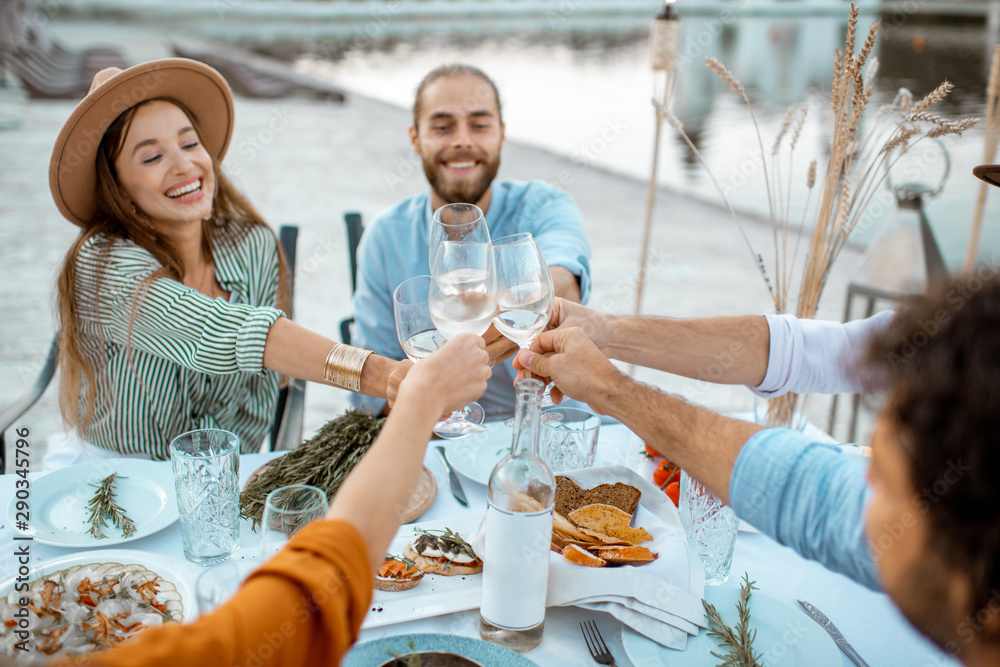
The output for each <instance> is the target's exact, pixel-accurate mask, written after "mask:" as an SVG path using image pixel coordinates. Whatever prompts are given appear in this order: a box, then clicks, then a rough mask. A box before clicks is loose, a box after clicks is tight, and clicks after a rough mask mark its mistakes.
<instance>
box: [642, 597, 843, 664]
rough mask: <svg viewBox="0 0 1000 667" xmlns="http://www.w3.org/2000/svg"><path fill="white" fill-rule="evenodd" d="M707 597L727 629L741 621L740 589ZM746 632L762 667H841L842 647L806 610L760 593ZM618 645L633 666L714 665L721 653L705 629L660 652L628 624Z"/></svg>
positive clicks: (753, 605) (754, 598)
mask: <svg viewBox="0 0 1000 667" xmlns="http://www.w3.org/2000/svg"><path fill="white" fill-rule="evenodd" d="M705 598H706V599H707V600H708V601H709V602H711V603H712V604H713V605H715V608H716V609H717V610H718V612H719V613H720V614H721V615H722V619H723V620H724V621H725V622H726V625H728V626H730V627H732V626H733V625H735V624H736V622H737V621H738V620H739V619H738V617H737V614H736V603H737V602H739V598H740V591H739V589H738V588H731V587H729V586H707V587H706V588H705ZM750 629H751V630H754V629H756V630H757V638H756V639H755V640H754V643H753V645H754V649H755V650H756V651H757V653H759V654H763V660H762V664H765V665H767V666H768V667H842V665H843V664H844V662H843V660H842V658H841V657H840V649H838V648H837V645H836V644H834V643H833V640H832V639H830V636H829V635H828V634H826V632H825V631H824V630H823V629H822V628H821V627H819V626H818V625H817V624H816V623H815V622H814V621H813V620H812V619H810V618H809V617H808V616H806V614H805V612H803V611H800V610H798V609H795V608H794V607H792V606H790V605H787V604H785V603H783V602H778V601H777V600H775V599H774V598H769V597H767V596H764V595H761V594H760V593H759V592H758V591H754V594H753V597H751V598H750ZM622 644H624V646H625V653H626V654H628V657H629V658H630V659H631V660H632V662H634V663H635V664H636V665H642V666H643V667H660V666H661V665H662V666H663V667H704V666H705V665H716V664H718V663H719V662H720V661H719V660H716V659H715V658H713V657H712V651H715V652H716V653H724V651H722V650H720V649H719V644H718V642H717V641H716V640H715V639H712V638H711V637H709V636H708V634H707V632H706V631H705V630H702V631H701V633H700V634H699V635H698V636H697V637H689V638H688V642H687V648H686V649H685V650H684V651H675V650H673V649H669V648H664V647H663V646H660V645H659V644H657V643H656V642H654V641H653V640H651V639H648V638H646V637H645V636H643V635H640V634H639V633H637V632H635V631H633V630H631V629H630V628H628V627H627V626H626V627H623V628H622Z"/></svg>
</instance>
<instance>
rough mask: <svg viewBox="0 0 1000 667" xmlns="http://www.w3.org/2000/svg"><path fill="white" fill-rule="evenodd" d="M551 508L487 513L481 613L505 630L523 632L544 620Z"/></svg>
mask: <svg viewBox="0 0 1000 667" xmlns="http://www.w3.org/2000/svg"><path fill="white" fill-rule="evenodd" d="M551 543H552V509H551V508H550V509H547V510H545V511H543V512H530V513H529V512H507V511H505V510H500V509H497V508H496V507H494V506H493V505H490V506H489V508H488V509H487V510H486V548H485V552H486V553H485V554H484V556H483V603H482V608H481V609H480V613H481V614H482V616H483V618H484V619H486V620H487V621H489V622H490V623H492V624H493V625H495V626H497V627H500V628H504V629H507V630H528V629H530V628H533V627H535V626H536V625H538V624H539V623H541V622H542V621H544V620H545V592H546V590H548V583H549V546H550V545H551Z"/></svg>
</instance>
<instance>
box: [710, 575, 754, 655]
mask: <svg viewBox="0 0 1000 667" xmlns="http://www.w3.org/2000/svg"><path fill="white" fill-rule="evenodd" d="M756 583H757V582H756V581H750V576H749V575H748V574H747V573H745V572H744V573H743V584H741V585H740V601H739V603H737V605H736V611H737V613H739V616H740V622H739V623H738V624H736V625H735V626H733V627H732V628H730V627H729V626H727V625H726V622H725V621H723V620H722V616H720V615H719V612H718V610H716V608H715V606H714V605H712V604H710V603H709V602H708V601H707V600H702V601H701V604H702V605H703V606H704V607H705V617H706V618H707V619H708V624H709V630H708V636H709V637H714V638H715V639H717V640H719V642H720V646H724V647H726V648H728V649H729V652H728V653H726V654H725V655H723V654H719V653H716V652H714V651H713V652H712V655H713V656H715V657H716V658H718V659H719V660H722V661H724V662H722V664H721V666H720V667H763V665H762V663H761V662H760V660H761V658H762V657H763V656H762V655H761V654H758V653H754V650H753V640H754V639H756V638H757V631H756V630H754V631H752V632H751V631H750V604H749V603H750V595H751V594H752V592H753V591H755V590H757V587H756V586H754V584H756Z"/></svg>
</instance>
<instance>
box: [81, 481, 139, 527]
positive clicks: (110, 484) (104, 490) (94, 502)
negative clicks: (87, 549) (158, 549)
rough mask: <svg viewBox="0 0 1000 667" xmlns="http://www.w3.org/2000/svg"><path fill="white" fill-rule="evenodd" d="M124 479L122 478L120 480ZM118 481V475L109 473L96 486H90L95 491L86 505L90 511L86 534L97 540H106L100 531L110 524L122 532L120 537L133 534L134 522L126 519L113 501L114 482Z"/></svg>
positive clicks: (122, 511)
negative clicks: (88, 528)
mask: <svg viewBox="0 0 1000 667" xmlns="http://www.w3.org/2000/svg"><path fill="white" fill-rule="evenodd" d="M122 479H124V478H122ZM117 480H118V473H114V472H113V473H111V474H110V475H108V476H107V477H105V478H104V479H102V480H101V481H100V483H98V484H91V485H90V486H92V487H94V488H95V489H97V491H96V492H95V493H94V497H93V498H91V499H90V502H89V503H87V507H88V508H89V509H90V517H89V518H88V519H87V521H88V522H89V523H90V530H88V531H87V532H88V533H90V534H91V535H93V536H94V537H96V538H97V539H99V540H104V539H107V537H108V536H107V535H105V534H104V531H103V530H101V528H103V527H104V526H107V525H108V521H110V522H111V525H113V526H114V527H115V528H117V529H118V530H120V531H121V532H122V537H132V535H133V534H135V522H133V521H132V519H130V518H128V515H126V514H125V510H124V509H123V508H122V507H121V505H119V504H118V502H117V501H116V500H115V482H116V481H117Z"/></svg>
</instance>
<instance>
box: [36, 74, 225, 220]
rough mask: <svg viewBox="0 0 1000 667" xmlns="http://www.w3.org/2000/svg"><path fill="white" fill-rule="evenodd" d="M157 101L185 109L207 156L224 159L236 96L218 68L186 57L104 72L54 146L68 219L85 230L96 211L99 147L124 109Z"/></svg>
mask: <svg viewBox="0 0 1000 667" xmlns="http://www.w3.org/2000/svg"><path fill="white" fill-rule="evenodd" d="M159 97H167V98H170V99H174V100H177V101H178V102H180V103H181V104H183V105H184V106H186V107H187V108H188V110H189V111H190V112H191V113H192V114H193V115H194V121H195V122H196V123H197V125H198V129H199V130H200V135H201V141H202V143H203V144H204V146H205V148H206V149H207V150H208V152H209V154H210V155H211V156H212V157H213V158H214V159H215V160H216V161H217V162H218V161H221V160H222V158H223V157H224V156H225V154H226V149H227V148H228V147H229V140H230V138H231V137H232V135H233V117H234V115H233V93H232V91H231V90H230V89H229V84H228V83H226V80H225V79H224V78H222V75H221V74H219V73H218V72H216V71H215V70H214V69H212V68H211V67H209V66H208V65H205V64H204V63H200V62H198V61H196V60H189V59H187V58H165V59H163V60H153V61H150V62H148V63H143V64H141V65H136V66H135V67H129V68H128V69H126V70H121V69H118V68H117V67H109V68H108V69H103V70H101V71H100V72H98V73H97V74H96V75H95V76H94V82H93V83H92V84H91V86H90V92H89V93H87V96H86V97H85V98H83V101H81V102H80V103H79V104H78V105H77V106H76V108H75V109H73V113H71V114H70V116H69V119H68V120H67V121H66V124H65V125H63V128H62V131H61V132H60V133H59V137H58V138H57V139H56V144H55V146H54V147H53V148H52V159H51V160H50V162H49V188H50V189H51V190H52V198H53V199H54V200H55V202H56V206H57V207H58V208H59V212H60V213H62V214H63V215H64V216H66V219H67V220H69V221H70V222H72V223H74V224H76V225H80V226H81V227H83V226H86V225H87V224H88V223H89V222H90V220H91V218H92V217H93V215H94V212H95V211H96V210H97V163H96V159H97V148H98V146H99V145H100V143H101V139H102V138H103V137H104V133H105V132H106V131H107V129H108V127H110V125H111V123H113V122H114V121H115V119H116V118H118V116H120V115H121V114H122V113H123V112H124V111H126V110H128V109H130V108H132V107H134V106H135V105H136V104H139V103H140V102H144V101H146V100H151V99H155V98H159Z"/></svg>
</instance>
